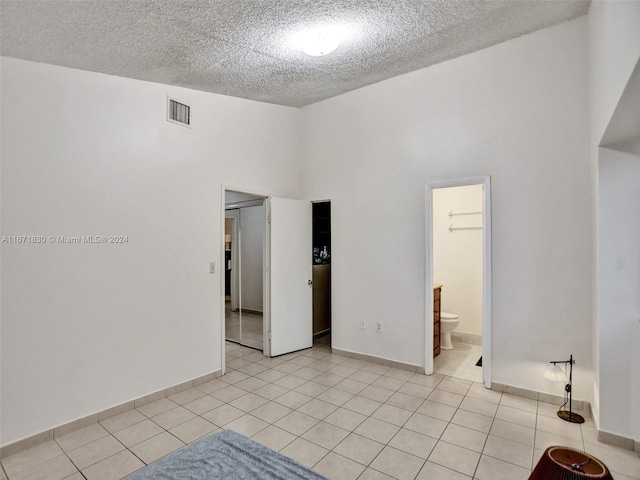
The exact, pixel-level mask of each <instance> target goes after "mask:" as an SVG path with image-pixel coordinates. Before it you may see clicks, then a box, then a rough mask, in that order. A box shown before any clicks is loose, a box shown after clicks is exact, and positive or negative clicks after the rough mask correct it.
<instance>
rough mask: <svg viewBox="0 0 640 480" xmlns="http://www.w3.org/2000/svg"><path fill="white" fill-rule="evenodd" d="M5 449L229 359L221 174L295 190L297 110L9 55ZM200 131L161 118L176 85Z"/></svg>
mask: <svg viewBox="0 0 640 480" xmlns="http://www.w3.org/2000/svg"><path fill="white" fill-rule="evenodd" d="M1 87H2V91H1V95H2V152H1V153H2V235H44V236H49V235H71V236H72V235H126V236H128V242H127V243H125V244H121V245H113V244H106V245H89V244H84V245H56V244H52V243H47V244H46V245H7V244H4V245H2V312H1V313H2V337H1V342H2V345H1V355H2V358H1V360H2V372H1V373H2V375H1V377H2V388H1V390H2V393H1V395H2V397H1V408H2V411H1V419H2V425H1V428H0V432H1V438H0V444H2V445H6V444H9V443H12V442H14V441H17V440H19V439H21V438H24V437H27V436H30V435H33V434H35V433H39V432H41V431H43V430H46V429H48V428H52V427H55V426H58V425H60V424H64V423H67V422H70V421H73V420H75V419H76V418H79V417H83V416H86V415H89V414H92V413H94V412H96V411H100V410H103V409H105V408H109V407H112V406H114V405H117V404H120V403H122V402H125V401H128V400H131V399H133V398H136V397H140V396H142V395H145V394H148V393H150V392H154V391H157V390H159V389H163V388H166V387H169V386H172V385H174V384H177V383H180V382H183V381H186V380H189V379H191V378H194V377H197V376H200V375H203V374H206V373H209V372H213V371H216V370H219V369H220V367H221V352H220V346H221V337H220V335H221V324H220V321H221V318H220V317H221V311H222V306H221V305H220V295H221V292H222V284H221V283H220V282H222V280H223V277H222V274H221V273H220V272H223V270H222V269H221V268H218V272H219V273H217V274H215V275H210V274H209V262H211V261H215V262H217V263H218V264H219V262H221V261H222V259H223V252H222V249H221V246H222V232H221V228H222V225H223V223H222V218H221V216H222V209H223V206H222V205H221V197H222V184H223V183H224V184H226V185H236V186H239V187H246V188H247V189H249V190H251V191H254V190H256V191H262V192H265V193H267V194H268V193H273V194H277V195H281V196H293V197H296V196H299V195H300V190H299V175H300V167H299V154H300V129H299V128H300V127H299V124H300V111H299V110H297V109H292V108H285V107H278V106H273V105H267V104H262V103H257V102H251V101H245V100H240V99H235V98H230V97H224V96H218V95H212V94H207V93H202V92H197V91H190V90H186V89H180V88H172V87H169V86H166V85H159V84H152V83H147V82H141V81H136V80H130V79H124V78H118V77H112V76H106V75H101V74H94V73H89V72H82V71H77V70H72V69H65V68H59V67H55V66H50V65H44V64H36V63H30V62H25V61H20V60H15V59H11V58H2V86H1ZM168 94H170V95H174V96H175V97H177V98H178V99H179V100H182V101H184V102H186V103H189V104H191V106H192V109H193V110H192V113H193V126H192V128H185V127H182V126H177V125H174V124H171V123H168V122H167V121H166V120H165V116H166V102H167V95H168Z"/></svg>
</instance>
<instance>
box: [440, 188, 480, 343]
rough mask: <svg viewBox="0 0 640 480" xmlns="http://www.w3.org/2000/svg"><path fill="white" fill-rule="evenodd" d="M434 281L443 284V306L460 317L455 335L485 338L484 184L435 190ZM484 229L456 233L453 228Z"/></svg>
mask: <svg viewBox="0 0 640 480" xmlns="http://www.w3.org/2000/svg"><path fill="white" fill-rule="evenodd" d="M432 195H433V200H432V201H433V203H432V209H433V216H432V222H433V281H434V283H441V284H442V294H441V297H440V298H441V305H442V310H443V311H445V312H452V313H455V314H456V315H458V316H459V324H458V328H457V329H456V332H455V333H458V334H460V333H468V334H471V335H476V336H480V337H481V336H482V258H483V249H482V213H480V214H479V215H478V214H476V215H456V216H453V217H449V212H450V211H453V212H454V213H465V212H466V213H468V212H482V203H483V193H482V185H467V186H464V187H451V188H437V189H434V190H433V194H432ZM450 225H452V226H453V227H454V228H460V227H463V228H464V227H480V228H479V229H477V230H453V231H449V226H450Z"/></svg>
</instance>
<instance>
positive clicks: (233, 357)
mask: <svg viewBox="0 0 640 480" xmlns="http://www.w3.org/2000/svg"><path fill="white" fill-rule="evenodd" d="M461 350H462V349H460V351H461ZM227 367H228V371H227V374H226V375H224V376H223V377H220V378H219V379H217V380H214V381H211V382H208V383H205V384H202V385H199V386H198V387H196V388H191V389H189V390H184V391H182V392H180V393H177V394H175V395H172V396H170V397H167V398H162V399H161V400H158V401H155V402H153V403H149V404H146V405H144V406H142V407H140V408H137V409H135V410H130V411H128V412H126V413H123V414H121V415H118V416H115V417H111V418H109V419H107V420H105V421H103V422H101V423H98V424H94V425H92V426H89V427H86V428H83V429H81V430H77V431H75V432H72V433H69V434H67V435H64V436H62V437H60V438H57V439H56V440H55V441H52V442H48V443H44V444H41V445H39V446H37V447H34V448H32V449H30V450H26V451H23V452H21V453H19V454H16V455H13V456H11V457H7V458H4V459H2V461H1V464H2V476H1V477H0V478H2V479H4V478H6V477H7V476H8V478H9V479H10V480H16V479H33V478H39V479H45V478H46V479H51V480H58V479H63V478H65V479H68V480H80V479H83V478H85V479H89V480H94V479H95V480H98V479H100V480H109V479H118V478H122V477H124V476H126V475H128V474H129V473H131V472H133V471H135V470H137V469H139V468H142V467H143V466H144V465H145V464H148V463H150V462H152V461H154V460H156V459H158V458H160V457H162V456H164V455H167V454H168V453H170V452H172V451H174V450H176V449H178V448H180V447H182V446H183V445H185V444H187V443H190V442H193V441H194V440H196V439H198V438H201V437H203V436H205V435H208V434H210V433H213V432H216V431H219V430H220V429H232V430H235V431H237V432H239V433H241V434H243V435H246V436H249V437H252V438H253V439H254V440H256V441H258V442H260V443H263V444H264V445H267V446H268V447H270V448H272V449H274V450H277V451H280V452H281V453H283V454H284V455H288V456H290V457H292V458H294V459H296V460H298V461H300V462H301V463H303V464H305V465H308V466H309V467H311V468H313V469H314V470H316V471H318V472H320V473H322V474H324V475H325V476H327V477H328V478H330V479H333V480H342V479H345V480H348V479H359V480H384V479H398V480H409V479H413V480H415V479H417V480H427V479H429V480H464V479H471V478H474V479H479V480H501V479H508V480H519V479H522V480H526V479H527V478H528V476H529V474H530V471H531V469H532V467H533V466H535V464H536V463H537V461H538V459H539V457H540V455H541V454H542V452H543V451H544V449H545V448H546V447H547V446H549V445H567V446H571V447H575V448H579V449H581V450H586V451H588V452H590V453H591V454H593V455H595V456H596V457H598V458H600V459H601V460H602V461H604V462H605V463H606V464H607V465H608V467H609V468H610V469H611V470H612V471H613V476H614V478H615V479H616V480H629V479H635V480H639V479H640V458H638V456H637V455H636V454H634V453H633V452H630V451H627V450H623V449H618V448H613V447H611V446H608V445H605V444H602V443H599V442H598V441H597V440H596V432H595V430H594V427H593V423H592V421H591V419H590V418H589V417H588V414H586V413H585V412H581V413H582V414H583V415H585V416H586V417H587V422H586V423H584V424H583V425H577V424H570V423H567V422H564V421H562V420H560V419H559V418H558V417H557V416H556V414H555V412H556V410H557V407H556V406H554V405H551V404H547V403H543V402H538V401H535V400H530V399H526V398H522V397H517V396H513V395H510V394H506V393H501V392H495V391H491V390H487V389H485V388H484V387H483V386H482V385H481V384H480V383H477V382H473V381H471V380H465V379H460V378H453V377H449V376H445V375H441V374H438V373H436V374H434V375H431V376H425V375H421V374H414V373H411V372H408V371H405V370H399V369H395V368H389V367H386V366H383V365H380V364H376V363H368V362H364V361H361V360H356V359H352V358H348V357H344V356H340V355H334V354H331V353H330V350H329V348H328V346H326V345H323V344H318V345H317V346H315V347H314V348H313V349H309V350H304V351H301V352H297V353H293V354H289V355H285V356H283V357H278V358H273V359H269V358H265V357H264V356H263V355H262V354H261V353H260V352H257V351H256V350H253V349H250V348H246V347H241V346H239V345H236V344H232V343H229V344H227Z"/></svg>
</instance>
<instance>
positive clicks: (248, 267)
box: [240, 205, 265, 312]
mask: <svg viewBox="0 0 640 480" xmlns="http://www.w3.org/2000/svg"><path fill="white" fill-rule="evenodd" d="M240 230H241V232H240V239H241V247H240V256H241V260H240V263H241V265H242V267H241V270H242V275H241V276H242V294H241V295H242V308H243V309H248V310H254V311H257V312H262V311H263V284H264V230H265V212H264V205H259V206H255V207H243V208H241V209H240Z"/></svg>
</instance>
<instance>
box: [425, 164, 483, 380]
mask: <svg viewBox="0 0 640 480" xmlns="http://www.w3.org/2000/svg"><path fill="white" fill-rule="evenodd" d="M480 184H481V185H483V190H484V191H483V212H484V215H483V216H482V236H483V246H482V249H483V254H482V257H483V258H482V270H483V271H482V277H483V278H482V296H483V299H482V380H483V382H484V385H485V387H487V388H490V387H491V360H492V357H491V323H492V314H491V312H492V310H491V298H492V295H491V177H490V176H489V175H485V176H478V177H467V178H457V179H452V180H441V181H435V182H428V183H427V184H426V187H425V243H426V249H425V250H426V252H425V253H426V255H425V319H424V320H425V328H424V332H425V342H424V345H425V348H424V357H425V358H424V370H425V373H426V374H427V375H431V374H432V373H433V221H432V218H431V217H432V193H433V192H432V191H433V190H434V189H436V188H447V187H462V186H466V185H480Z"/></svg>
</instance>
